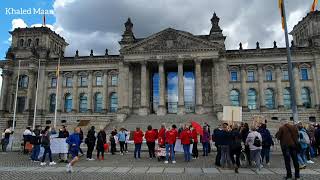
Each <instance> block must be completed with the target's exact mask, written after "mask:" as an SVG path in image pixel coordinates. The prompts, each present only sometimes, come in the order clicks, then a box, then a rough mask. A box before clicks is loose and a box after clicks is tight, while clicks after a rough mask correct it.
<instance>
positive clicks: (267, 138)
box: [258, 124, 274, 166]
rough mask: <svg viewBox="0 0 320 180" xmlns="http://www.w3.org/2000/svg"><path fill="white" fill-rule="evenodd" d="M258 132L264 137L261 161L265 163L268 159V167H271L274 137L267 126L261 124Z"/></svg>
mask: <svg viewBox="0 0 320 180" xmlns="http://www.w3.org/2000/svg"><path fill="white" fill-rule="evenodd" d="M258 132H259V133H260V134H261V137H262V150H261V159H262V160H261V161H262V162H263V160H264V159H266V165H268V166H270V149H271V146H274V142H273V140H272V136H271V134H270V131H269V130H268V129H267V125H266V124H261V125H260V127H259V129H258Z"/></svg>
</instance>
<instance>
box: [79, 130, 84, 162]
mask: <svg viewBox="0 0 320 180" xmlns="http://www.w3.org/2000/svg"><path fill="white" fill-rule="evenodd" d="M79 137H80V146H79V152H80V153H81V156H83V151H82V149H81V143H83V131H82V129H81V128H80V134H79Z"/></svg>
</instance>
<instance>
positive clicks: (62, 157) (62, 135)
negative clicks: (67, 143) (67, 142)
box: [58, 125, 69, 163]
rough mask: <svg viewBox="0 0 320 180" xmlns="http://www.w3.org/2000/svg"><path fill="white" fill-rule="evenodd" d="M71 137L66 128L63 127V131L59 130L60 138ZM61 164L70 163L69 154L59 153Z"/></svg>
mask: <svg viewBox="0 0 320 180" xmlns="http://www.w3.org/2000/svg"><path fill="white" fill-rule="evenodd" d="M68 137H69V132H68V130H67V127H66V126H64V125H63V126H62V128H61V129H59V134H58V138H68ZM59 159H60V160H59V162H61V163H63V162H65V163H68V154H63V153H59Z"/></svg>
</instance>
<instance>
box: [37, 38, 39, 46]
mask: <svg viewBox="0 0 320 180" xmlns="http://www.w3.org/2000/svg"><path fill="white" fill-rule="evenodd" d="M36 46H39V38H37V39H36Z"/></svg>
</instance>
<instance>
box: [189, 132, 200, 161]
mask: <svg viewBox="0 0 320 180" xmlns="http://www.w3.org/2000/svg"><path fill="white" fill-rule="evenodd" d="M191 134H192V139H193V146H192V157H193V159H197V158H198V156H199V153H198V132H197V130H196V129H195V128H192V131H191Z"/></svg>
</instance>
